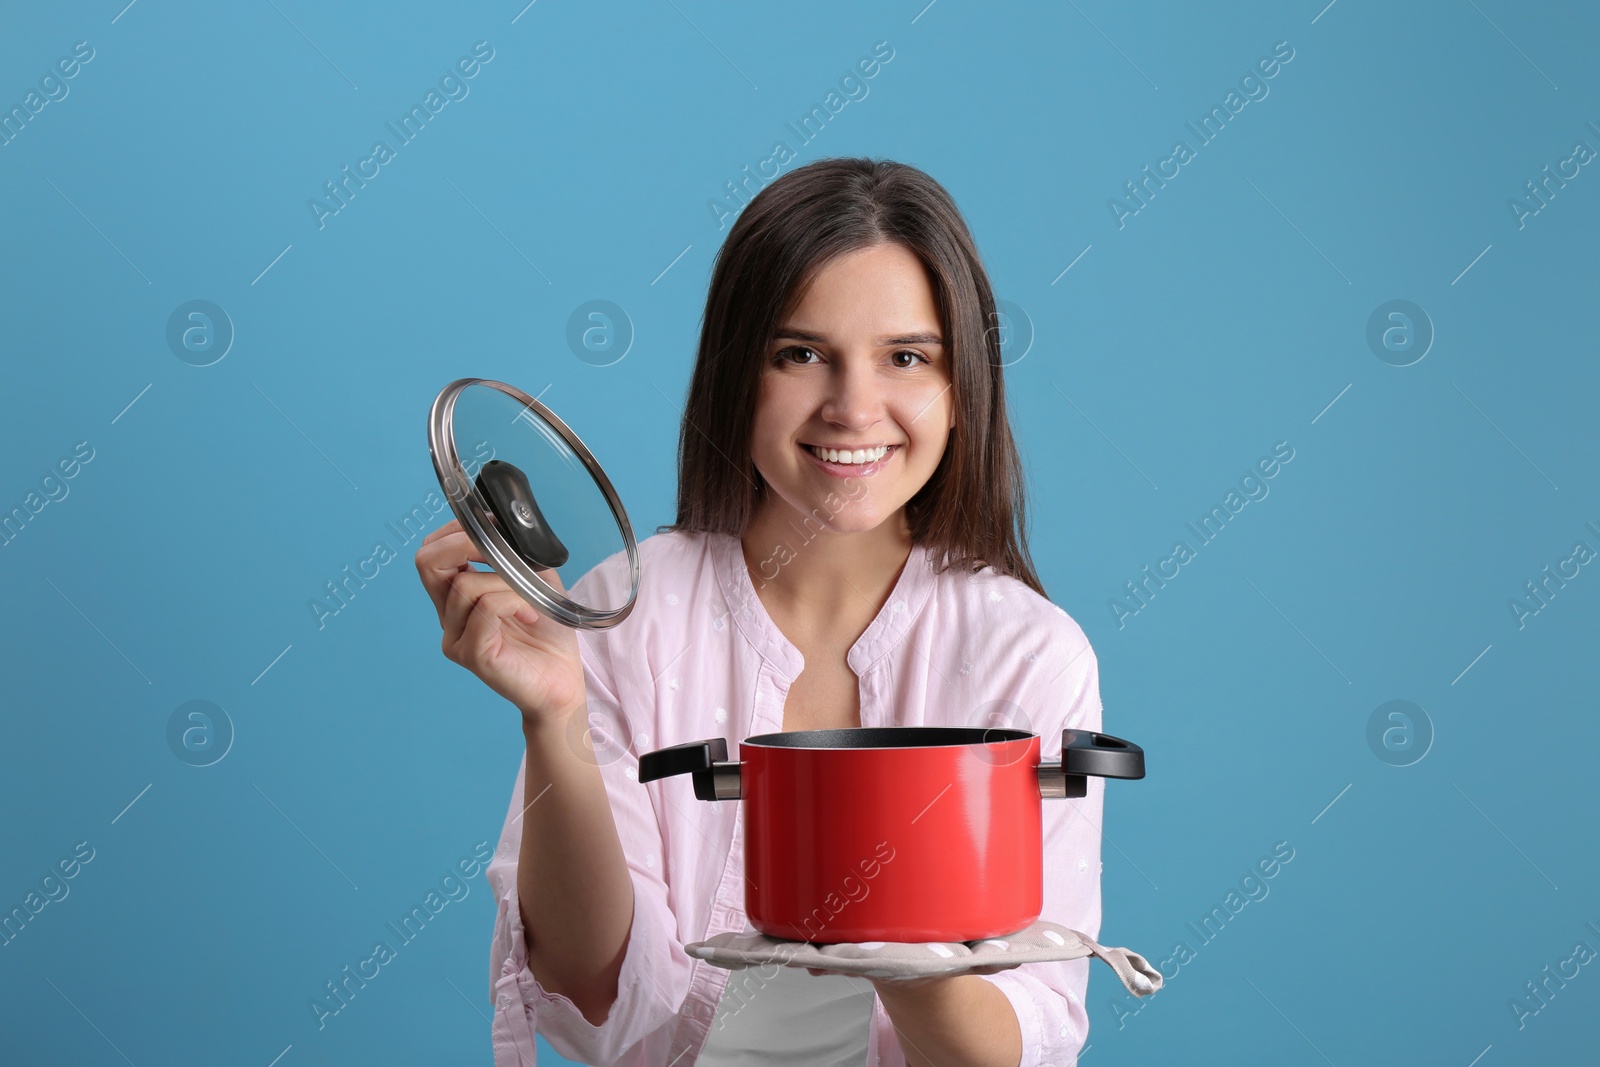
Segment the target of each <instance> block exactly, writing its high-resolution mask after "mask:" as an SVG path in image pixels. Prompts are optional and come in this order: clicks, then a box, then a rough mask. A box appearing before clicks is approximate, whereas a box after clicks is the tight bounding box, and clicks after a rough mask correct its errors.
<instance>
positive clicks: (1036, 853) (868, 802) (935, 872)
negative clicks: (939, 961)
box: [639, 726, 1144, 944]
mask: <svg viewBox="0 0 1600 1067" xmlns="http://www.w3.org/2000/svg"><path fill="white" fill-rule="evenodd" d="M1061 753H1062V761H1061V762H1059V763H1057V762H1050V763H1041V762H1040V761H1039V736H1038V735H1037V734H1032V733H1028V732H1026V731H1023V730H1005V729H978V728H963V727H946V726H890V727H877V728H859V727H858V728H851V729H842V730H798V731H789V732H786V733H776V734H759V735H756V736H754V737H748V738H746V739H745V740H744V741H742V742H740V743H739V756H740V759H739V760H737V761H734V762H728V743H727V741H725V740H724V739H723V738H720V737H714V738H711V739H709V740H705V741H691V742H689V743H688V744H683V745H673V746H672V747H670V748H664V749H660V750H659V751H656V752H650V753H646V754H645V755H643V756H641V757H640V759H639V781H640V782H651V781H655V780H656V779H658V778H666V777H668V776H671V775H675V774H690V775H692V776H693V779H694V792H695V796H697V797H698V798H700V799H701V800H712V801H715V800H739V799H741V798H742V800H743V802H744V805H745V807H744V811H743V815H744V846H745V848H744V855H745V876H746V877H745V912H746V914H747V915H748V916H749V918H750V924H751V925H752V926H754V927H755V928H756V929H757V930H759V931H760V932H761V933H763V934H766V935H767V936H769V937H775V938H780V939H783V940H789V941H811V942H814V943H818V944H835V943H840V942H860V941H911V942H921V941H978V940H982V939H983V938H987V937H999V936H1001V935H1004V934H1010V933H1015V932H1016V931H1018V930H1021V929H1024V928H1026V927H1028V926H1030V925H1032V923H1033V922H1034V921H1035V920H1037V919H1038V918H1039V911H1040V908H1041V907H1042V904H1043V896H1044V871H1043V865H1042V855H1043V837H1042V831H1041V827H1040V818H1041V798H1044V797H1082V796H1084V795H1085V793H1086V791H1087V788H1088V778H1087V776H1089V775H1094V776H1095V777H1100V778H1143V777H1144V751H1143V750H1142V749H1141V748H1140V747H1139V746H1138V745H1135V744H1133V743H1131V742H1128V741H1124V740H1122V739H1120V738H1116V737H1112V736H1111V735H1109V734H1102V733H1095V732H1092V731H1088V730H1067V731H1066V732H1065V733H1064V734H1063V735H1062V742H1061Z"/></svg>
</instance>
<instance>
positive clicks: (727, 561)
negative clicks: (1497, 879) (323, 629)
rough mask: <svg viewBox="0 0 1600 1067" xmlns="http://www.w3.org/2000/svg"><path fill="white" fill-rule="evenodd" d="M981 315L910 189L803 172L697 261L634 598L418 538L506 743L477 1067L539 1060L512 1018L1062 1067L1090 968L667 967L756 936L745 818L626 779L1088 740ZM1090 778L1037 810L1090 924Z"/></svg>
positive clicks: (1048, 750)
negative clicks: (981, 738)
mask: <svg viewBox="0 0 1600 1067" xmlns="http://www.w3.org/2000/svg"><path fill="white" fill-rule="evenodd" d="M995 322H996V319H995V308H994V297H993V294H992V292H991V289H990V285H989V281H988V279H987V277H986V275H985V272H984V269H983V266H982V263H981V261H980V258H979V255H978V252H977V249H976V247H975V245H974V243H973V240H972V237H971V235H970V233H969V232H968V230H967V227H966V225H965V223H964V222H963V220H962V218H961V215H960V213H959V212H958V211H957V209H956V206H955V204H954V203H953V202H952V201H951V199H950V196H949V194H948V193H946V191H945V190H944V189H943V188H942V187H941V186H940V185H939V184H938V183H936V182H935V181H933V179H931V178H929V177H928V176H927V175H926V174H924V173H922V172H921V171H919V170H917V169H915V168H913V167H909V166H906V165H903V164H899V163H893V162H887V161H873V160H869V159H827V160H821V161H819V162H816V163H812V164H810V165H808V166H804V167H801V168H799V169H797V170H794V171H792V172H790V173H789V174H787V175H785V176H783V177H781V178H779V179H777V180H776V181H774V182H772V183H771V184H770V185H768V186H767V187H766V188H765V189H763V190H762V191H761V192H760V193H759V194H758V195H757V196H756V197H755V198H754V199H753V200H752V201H751V202H750V204H749V205H748V206H746V207H745V209H744V211H743V212H742V213H741V214H740V216H739V218H738V219H737V221H736V222H735V224H734V226H733V228H732V230H731V232H730V233H729V235H728V238H727V241H726V242H725V244H724V245H723V247H722V249H721V251H720V252H719V254H718V256H717V260H716V266H715V269H714V272H713V276H712V281H711V287H710V293H709V296H708V298H707V302H706V309H705V316H704V320H703V328H702V332H701V338H700V346H699V353H698V358H697V360H696V363H695V368H694V373H693V377H692V380H691V382H690V386H689V395H688V403H687V406H686V407H685V409H684V412H683V422H682V427H681V433H680V437H679V445H678V474H679V480H678V514H677V521H676V522H675V523H673V524H672V525H670V526H666V527H662V528H660V529H658V531H657V532H656V533H655V534H654V535H653V536H651V537H648V538H646V539H645V540H644V541H642V542H641V543H640V544H639V559H640V589H639V593H638V600H637V603H636V604H635V607H634V610H633V612H632V614H631V615H629V617H628V618H627V619H625V620H624V621H623V622H622V623H621V624H619V625H618V626H616V627H614V628H613V629H610V630H605V631H597V632H596V631H573V630H569V629H567V628H565V627H563V626H562V625H560V624H559V623H556V622H553V621H551V620H549V619H546V618H543V617H542V616H540V615H539V613H538V612H536V611H535V610H534V609H533V608H532V607H531V606H529V605H528V604H527V603H526V602H525V601H523V600H522V599H521V598H520V597H519V596H518V594H517V593H516V592H514V591H512V590H511V589H510V588H509V587H508V586H507V585H506V584H505V583H504V581H503V580H502V579H501V578H500V577H499V576H498V575H496V574H493V573H489V572H479V571H477V570H475V569H474V568H473V567H471V565H470V562H469V561H471V560H479V561H481V557H480V556H479V555H478V553H477V551H476V549H474V548H473V546H472V545H471V543H470V541H469V540H468V538H467V536H466V534H465V533H464V532H462V531H461V529H460V526H459V524H457V523H455V522H451V523H449V524H447V525H445V526H444V527H442V528H440V529H439V530H437V531H435V532H434V533H433V534H431V535H430V536H429V537H428V539H427V541H426V542H425V543H424V545H423V547H422V548H421V549H420V550H419V551H418V553H417V558H416V562H417V569H418V571H419V572H420V574H421V576H422V580H423V584H424V585H425V586H426V587H427V589H428V592H429V594H430V595H431V596H432V598H433V601H434V605H435V607H436V608H437V609H438V612H439V618H440V623H441V625H442V627H443V630H444V639H443V649H444V653H445V655H446V656H447V657H449V658H450V659H451V660H453V661H454V662H456V663H459V664H460V665H462V666H463V667H466V668H468V669H469V670H471V671H473V672H474V673H476V674H477V675H478V676H480V677H481V678H482V679H483V680H484V681H485V682H486V683H488V685H489V686H490V687H491V688H493V689H494V690H495V691H496V692H498V693H499V694H501V695H502V696H504V697H505V698H506V699H507V700H509V701H511V702H512V703H513V704H515V705H516V706H517V708H518V709H519V710H520V712H521V715H522V726H523V734H524V737H525V739H526V751H525V753H524V760H523V765H522V767H521V769H520V770H519V772H518V778H517V782H516V784H515V786H514V788H513V790H512V797H511V803H510V807H509V809H508V811H507V815H506V821H505V824H504V829H503V831H502V835H501V839H500V850H499V853H498V854H497V857H496V859H495V860H494V862H493V863H492V864H491V865H490V867H489V871H488V876H489V879H490V882H491V885H492V886H493V888H494V891H495V894H496V897H497V898H498V901H499V916H498V919H497V922H496V926H495V935H494V941H493V946H492V957H491V966H492V972H491V982H492V983H493V990H494V1003H495V1008H494V1024H493V1025H494V1046H495V1062H496V1063H497V1064H513V1063H519V1062H521V1063H532V1062H533V1058H534V1050H535V1049H534V1033H535V1031H537V1032H539V1033H542V1034H544V1035H545V1038H546V1039H547V1040H548V1041H549V1042H550V1044H551V1045H552V1046H553V1047H554V1048H555V1049H556V1050H557V1051H559V1052H560V1053H561V1054H562V1055H564V1056H567V1057H570V1058H572V1059H574V1060H578V1061H581V1062H584V1063H590V1064H626V1065H637V1067H689V1065H690V1064H701V1065H705V1067H710V1065H717V1067H721V1065H730V1064H735V1063H737V1064H760V1063H784V1064H789V1063H793V1064H807V1065H814V1067H815V1065H822V1067H834V1065H845V1064H852V1065H862V1064H866V1065H868V1067H898V1065H901V1064H912V1065H925V1067H926V1065H935V1064H936V1065H938V1067H1017V1065H1018V1064H1020V1065H1022V1067H1039V1065H1044V1064H1049V1065H1060V1064H1070V1063H1073V1062H1075V1061H1076V1057H1077V1052H1078V1050H1079V1049H1080V1048H1081V1047H1082V1045H1083V1042H1084V1039H1085V1036H1086V1034H1087V1031H1088V1016H1087V1012H1086V1009H1085V1005H1084V1000H1083V998H1084V994H1085V987H1086V984H1087V981H1088V960H1087V959H1079V960H1072V961H1068V962H1062V963H1053V964H1028V965H1025V966H1022V967H1018V968H1014V969H1011V970H1007V971H1000V972H997V973H967V974H961V975H956V976H951V977H943V978H936V979H928V980H922V981H916V982H901V981H891V980H879V979H873V980H866V979H861V978H853V977H848V976H845V975H841V974H828V973H824V972H820V971H811V972H810V973H809V974H808V973H805V972H803V971H801V970H800V969H797V968H786V967H784V968H777V967H775V968H767V969H765V970H764V971H760V972H758V971H757V970H755V969H751V970H748V971H736V972H729V971H726V970H723V969H721V968H718V967H715V966H712V965H709V964H707V963H705V962H704V961H701V960H698V959H694V958H692V957H690V956H689V955H688V954H687V953H686V952H685V951H684V945H685V944H687V943H690V942H694V941H700V940H704V939H705V938H707V937H709V936H711V935H712V934H715V933H718V932H721V931H724V930H743V929H745V928H746V926H747V924H746V922H745V915H744V870H743V853H742V839H741V833H740V828H739V826H738V821H737V819H738V812H739V807H740V805H738V804H736V803H734V804H722V803H706V802H697V801H696V800H694V799H693V797H692V795H691V794H690V793H689V792H688V790H687V786H686V785H685V783H684V781H683V780H682V779H679V778H670V779H666V780H663V781H657V782H652V783H649V784H648V785H641V784H640V783H639V782H638V756H639V754H640V753H642V752H646V751H650V750H652V749H655V748H660V747H665V746H667V745H672V744H678V743H681V742H684V741H690V740H696V739H699V738H702V737H708V736H717V735H721V736H724V737H726V738H727V740H728V743H729V749H730V751H734V752H736V751H737V746H738V743H739V741H740V740H742V739H743V738H745V737H747V736H750V735H752V734H758V733H769V732H776V731H779V730H814V729H831V728H838V727H855V726H869V727H872V726H917V725H931V726H992V725H1001V726H1008V727H1020V728H1022V729H1026V730H1031V731H1033V732H1036V733H1038V734H1040V735H1041V736H1042V738H1043V742H1042V748H1043V750H1042V752H1041V756H1042V758H1044V759H1053V758H1059V745H1060V738H1061V733H1062V730H1063V728H1066V727H1071V728H1079V729H1088V730H1099V729H1100V728H1101V707H1100V694H1099V675H1098V665H1097V662H1096V659H1095V656H1094V653H1093V651H1092V650H1091V649H1090V647H1089V644H1088V641H1087V640H1086V639H1085V637H1084V635H1083V632H1082V630H1080V629H1079V627H1078V626H1077V624H1076V623H1075V622H1073V620H1072V619H1071V618H1070V617H1068V616H1067V614H1066V613H1065V612H1064V611H1062V610H1061V609H1060V608H1058V607H1056V606H1055V605H1053V604H1051V603H1050V601H1049V600H1047V599H1046V598H1045V595H1044V590H1043V588H1042V586H1041V585H1040V583H1039V580H1038V578H1037V577H1036V575H1035V574H1034V570H1033V566H1032V563H1031V562H1030V559H1029V555H1028V551H1027V544H1026V533H1025V526H1026V524H1025V521H1024V506H1025V504H1024V494H1023V484H1022V469H1021V464H1020V462H1019V460H1018V457H1017V454H1016V451H1015V448H1014V445H1013V441H1012V436H1011V431H1010V427H1009V425H1008V423H1007V417H1006V404H1005V391H1004V384H1003V376H1002V360H1001V353H1000V344H999V340H998V337H997V335H996V331H995V330H994V329H993V326H994V325H995ZM547 576H548V577H550V578H551V580H553V581H559V578H558V576H556V575H555V572H553V571H551V572H547ZM628 581H629V576H628V569H627V563H626V559H625V558H624V556H623V554H621V553H619V554H618V555H616V556H613V557H612V558H611V559H609V560H607V561H605V562H602V563H601V564H599V565H598V566H596V567H595V568H594V569H592V570H591V571H589V572H588V573H587V574H585V575H584V576H583V577H582V578H581V579H580V580H579V581H578V582H577V583H576V584H575V586H574V592H575V593H579V592H581V593H583V594H586V595H588V596H599V597H601V598H602V599H603V600H605V601H606V602H612V603H614V602H618V593H619V591H620V594H621V596H625V595H626V591H627V588H628ZM596 726H598V727H599V729H596ZM1052 741H1053V742H1054V749H1053V750H1052ZM1052 752H1053V753H1054V754H1052ZM1088 781H1089V785H1088V795H1087V796H1086V797H1084V798H1083V799H1081V800H1068V801H1052V802H1048V803H1046V804H1045V805H1044V866H1045V884H1044V909H1043V913H1042V915H1041V917H1042V918H1044V919H1047V920H1050V921H1052V922H1057V923H1061V924H1062V925H1065V926H1068V927H1071V928H1073V929H1076V930H1080V931H1082V932H1083V933H1085V934H1087V935H1089V936H1090V937H1095V936H1097V935H1098V933H1099V927H1100V823H1101V812H1102V801H1103V790H1104V782H1103V780H1102V779H1100V778H1093V777H1091V778H1090V779H1089V780H1088ZM772 972H776V973H775V974H774V973H772Z"/></svg>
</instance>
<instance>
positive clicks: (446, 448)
mask: <svg viewBox="0 0 1600 1067" xmlns="http://www.w3.org/2000/svg"><path fill="white" fill-rule="evenodd" d="M473 385H484V386H488V387H489V388H491V389H495V390H497V391H499V392H502V393H504V394H506V395H507V396H509V397H511V398H512V399H513V400H515V401H517V402H518V403H519V404H521V405H522V406H523V407H524V409H526V410H528V411H532V412H533V413H534V414H536V415H537V416H538V417H539V418H542V419H543V420H544V421H545V422H546V423H548V424H549V425H550V426H551V427H552V428H553V429H554V430H555V431H556V432H557V433H559V434H560V435H561V437H562V439H563V440H564V441H566V443H567V444H568V445H569V446H571V448H572V450H573V451H574V452H575V453H576V454H577V456H578V458H579V459H580V460H581V461H582V462H583V465H584V466H585V467H586V468H587V469H588V471H589V473H590V475H591V476H592V477H593V478H594V480H595V483H596V484H597V485H598V486H599V487H600V491H601V493H602V494H603V495H604V496H605V498H606V503H607V505H608V506H609V507H610V508H611V513H612V515H613V516H614V517H615V518H616V520H617V523H618V525H619V526H620V528H621V530H622V540H623V544H624V546H625V547H626V549H627V552H628V569H629V595H628V602H627V603H626V604H623V605H622V606H621V607H618V608H611V609H599V608H589V607H585V606H584V605H582V604H579V603H577V602H576V601H574V600H572V599H571V598H570V597H568V596H565V595H564V594H562V593H561V592H560V591H558V590H556V589H554V588H552V587H551V586H550V585H549V583H547V582H545V581H544V580H543V579H542V578H540V577H539V576H538V575H537V574H535V573H534V572H533V569H532V568H531V567H530V566H529V565H528V563H527V561H526V560H524V559H523V558H522V557H521V556H520V555H518V553H517V551H516V550H515V549H514V548H512V546H511V544H510V542H508V541H507V540H506V539H505V536H504V535H503V534H501V533H500V531H499V530H498V529H497V528H495V527H494V526H492V525H487V524H485V523H483V522H481V521H480V520H479V514H480V513H481V512H484V511H487V510H488V509H487V507H486V505H485V503H484V501H483V500H482V497H481V495H480V494H479V493H478V491H477V488H476V487H475V486H474V485H473V484H472V483H471V482H470V481H468V480H467V479H466V477H465V469H464V468H463V466H462V464H461V455H460V453H459V451H458V450H457V448H456V441H455V403H456V398H457V397H458V396H460V395H461V393H462V392H463V391H465V390H466V389H467V387H468V386H473ZM428 453H429V455H430V456H431V457H432V459H433V469H434V473H435V474H437V475H438V478H439V485H440V487H441V488H443V489H444V493H445V499H447V500H448V501H449V502H450V510H451V511H453V512H455V515H456V518H457V519H460V520H461V525H462V527H463V528H465V529H466V530H467V532H468V534H469V535H470V536H471V537H472V540H473V542H474V543H476V544H477V545H478V547H479V548H481V549H483V551H484V554H485V555H487V556H488V557H489V562H490V563H492V564H493V565H494V568H495V571H496V572H497V573H498V574H499V575H500V576H501V577H502V578H504V579H505V580H506V581H507V582H509V583H511V585H512V587H513V588H515V589H516V590H517V592H519V593H520V594H522V596H523V598H524V599H526V600H528V601H530V602H531V603H532V604H533V605H534V607H536V608H538V609H539V610H540V611H543V612H546V613H548V614H549V615H550V616H551V617H552V618H554V619H556V620H557V621H558V622H561V623H563V624H564V625H566V626H571V627H577V628H580V629H585V630H603V629H607V628H609V627H612V626H615V625H616V624H617V623H619V622H621V621H622V620H623V619H625V618H627V617H628V614H629V613H630V612H631V611H632V610H633V605H634V602H635V600H636V598H637V593H638V589H639V549H638V545H637V544H636V543H635V541H634V536H633V527H632V525H631V524H630V523H629V522H628V515H627V512H626V511H624V510H623V507H622V501H621V499H620V498H619V497H618V496H617V491H616V489H615V488H613V487H612V485H611V480H610V479H609V478H607V477H606V473H605V471H604V470H603V469H602V468H601V467H600V463H599V461H598V460H596V459H595V458H594V453H592V452H590V451H589V448H588V446H587V445H585V444H584V443H583V441H582V440H581V439H580V438H579V437H578V435H577V434H575V433H573V432H572V429H571V427H569V426H568V425H567V424H566V423H565V422H562V421H561V418H560V417H559V416H558V415H556V413H555V412H553V411H551V410H550V409H549V408H547V407H545V406H544V405H543V404H541V403H539V401H537V400H535V399H534V398H533V397H531V396H529V395H528V394H527V393H524V392H523V391H522V390H520V389H518V388H516V387H515V386H512V385H507V384H506V383H505V382H497V381H493V380H491V379H488V378H457V379H456V380H455V381H453V382H451V383H450V384H449V385H447V386H445V387H444V389H443V390H441V391H440V393H439V395H438V396H437V397H435V398H434V401H433V407H432V409H431V410H430V411H429V412H428ZM469 501H473V502H476V507H473V506H469Z"/></svg>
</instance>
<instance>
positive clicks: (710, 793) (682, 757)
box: [639, 737, 740, 800]
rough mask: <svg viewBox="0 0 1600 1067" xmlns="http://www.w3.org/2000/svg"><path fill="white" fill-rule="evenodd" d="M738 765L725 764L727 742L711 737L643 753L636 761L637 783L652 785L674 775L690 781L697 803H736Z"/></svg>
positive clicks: (733, 763)
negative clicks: (637, 769)
mask: <svg viewBox="0 0 1600 1067" xmlns="http://www.w3.org/2000/svg"><path fill="white" fill-rule="evenodd" d="M739 766H740V765H739V761H737V760H735V761H733V762H731V763H730V762H728V742H727V740H726V739H725V738H721V737H712V738H708V739H706V740H704V741H688V742H685V743H684V744H681V745H672V746H670V747H668V748H662V749H657V750H656V751H654V752H646V753H645V754H644V755H642V756H640V757H639V781H640V782H641V783H644V782H653V781H655V780H656V779H658V778H670V777H672V776H673V775H675V774H688V775H692V776H693V777H694V795H695V796H696V797H697V798H698V799H700V800H738V799H739V795H740V789H739V783H740V777H739Z"/></svg>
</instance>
